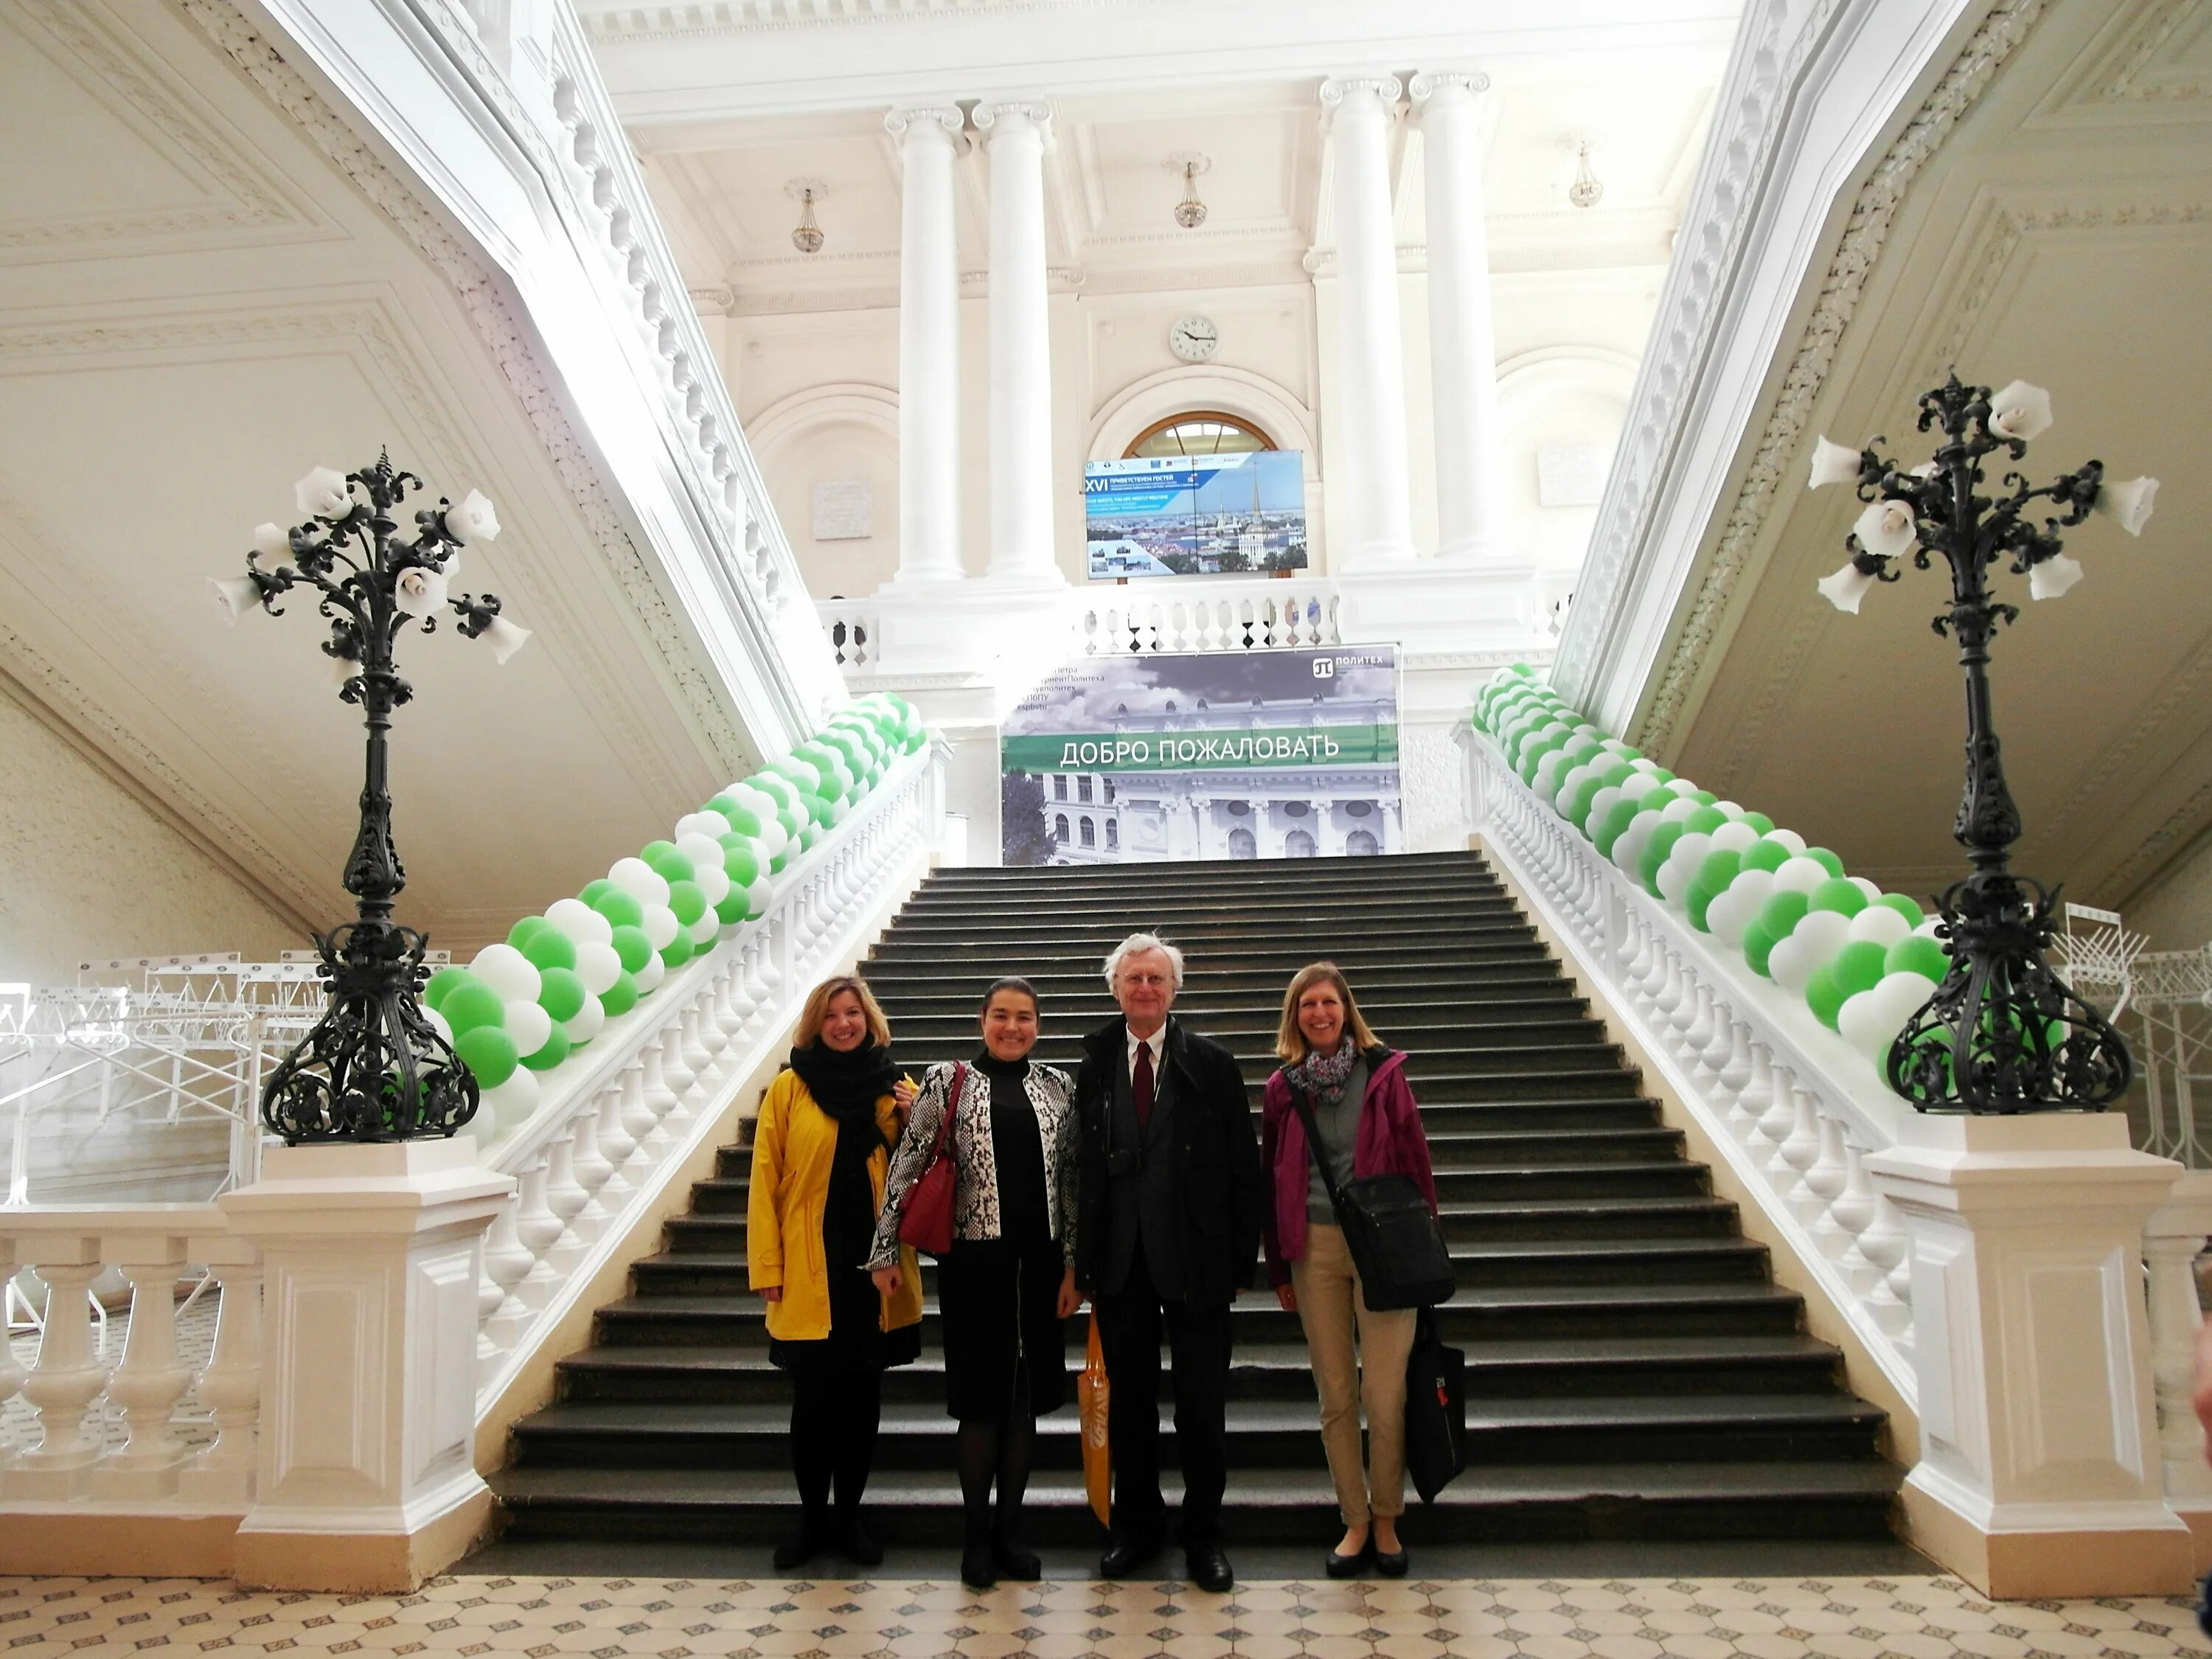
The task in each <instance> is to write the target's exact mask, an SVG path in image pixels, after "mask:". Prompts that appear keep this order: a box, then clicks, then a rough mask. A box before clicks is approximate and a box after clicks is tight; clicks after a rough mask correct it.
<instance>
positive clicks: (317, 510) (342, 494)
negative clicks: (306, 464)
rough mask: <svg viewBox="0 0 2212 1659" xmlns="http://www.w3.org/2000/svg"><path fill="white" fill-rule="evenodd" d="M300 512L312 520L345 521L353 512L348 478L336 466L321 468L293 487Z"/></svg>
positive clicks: (293, 493)
mask: <svg viewBox="0 0 2212 1659" xmlns="http://www.w3.org/2000/svg"><path fill="white" fill-rule="evenodd" d="M292 497H293V499H294V500H295V501H297V502H298V503H299V507H300V511H301V512H302V513H306V514H307V516H308V517H309V518H311V519H343V518H344V517H345V516H346V515H347V514H348V513H350V512H352V511H353V495H352V494H351V491H350V489H349V486H348V485H347V483H346V476H345V474H344V473H343V472H341V471H338V470H337V468H336V467H334V466H319V467H317V468H315V469H314V470H313V471H312V472H310V473H308V474H307V477H304V478H302V479H301V480H300V482H299V483H295V484H294V485H293V486H292Z"/></svg>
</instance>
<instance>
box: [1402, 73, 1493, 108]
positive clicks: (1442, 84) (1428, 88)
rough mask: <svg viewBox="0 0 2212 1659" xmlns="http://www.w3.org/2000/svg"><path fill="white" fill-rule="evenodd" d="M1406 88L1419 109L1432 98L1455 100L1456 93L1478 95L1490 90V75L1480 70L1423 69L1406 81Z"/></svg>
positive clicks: (1456, 97) (1414, 105)
mask: <svg viewBox="0 0 2212 1659" xmlns="http://www.w3.org/2000/svg"><path fill="white" fill-rule="evenodd" d="M1406 90H1407V94H1408V95H1409V96H1410V97H1411V98H1412V99H1413V107H1414V108H1416V109H1419V108H1422V107H1424V106H1426V105H1427V104H1428V103H1429V102H1430V101H1431V100H1438V99H1441V100H1443V101H1446V102H1456V101H1457V99H1458V94H1459V93H1461V92H1462V91H1463V92H1465V93H1466V94H1468V96H1469V97H1480V95H1481V94H1484V93H1486V92H1487V91H1489V90H1490V77H1489V76H1487V75H1486V74H1484V73H1483V72H1482V71H1481V70H1421V71H1420V72H1419V74H1418V75H1416V76H1413V79H1412V80H1411V81H1409V82H1407V86H1406Z"/></svg>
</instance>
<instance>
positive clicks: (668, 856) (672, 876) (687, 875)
mask: <svg viewBox="0 0 2212 1659" xmlns="http://www.w3.org/2000/svg"><path fill="white" fill-rule="evenodd" d="M638 857H640V858H641V859H643V860H645V864H646V867H647V869H649V870H651V871H652V872H653V874H655V875H657V876H659V878H661V880H663V881H665V882H678V881H689V880H690V879H691V878H692V877H694V876H696V875H697V874H698V873H699V872H697V871H696V870H695V869H693V868H692V867H691V860H690V859H687V858H685V857H684V854H681V853H679V852H678V851H677V850H676V849H675V848H673V847H671V846H670V845H669V844H668V843H667V842H665V841H657V842H653V844H652V845H651V846H649V847H647V848H646V849H645V850H644V851H643V852H642V853H640V854H638Z"/></svg>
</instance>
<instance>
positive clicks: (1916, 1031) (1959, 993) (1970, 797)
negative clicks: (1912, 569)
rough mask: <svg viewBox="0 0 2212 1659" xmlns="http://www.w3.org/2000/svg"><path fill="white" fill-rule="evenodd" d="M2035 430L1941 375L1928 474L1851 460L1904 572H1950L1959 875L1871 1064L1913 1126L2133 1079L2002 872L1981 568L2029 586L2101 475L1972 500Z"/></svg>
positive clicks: (2086, 1105)
mask: <svg viewBox="0 0 2212 1659" xmlns="http://www.w3.org/2000/svg"><path fill="white" fill-rule="evenodd" d="M2008 390H2010V388H2008ZM2047 421H2048V416H2047V413H2046V414H2045V416H2044V418H2043V421H2042V422H2036V421H2034V420H2033V418H2029V419H2027V420H2024V421H2023V420H2021V419H2018V418H2015V417H2012V416H1993V413H1992V408H1991V398H1990V389H1989V388H1988V387H1987V386H1962V385H1961V384H1960V381H1959V378H1958V376H1957V375H1955V374H1954V375H1951V376H1949V377H1948V380H1946V382H1945V384H1943V385H1942V386H1939V387H1937V388H1936V390H1934V391H1932V392H1924V393H1923V394H1922V396H1921V398H1920V421H1919V427H1920V430H1921V431H1923V432H1927V431H1929V430H1932V429H1934V428H1939V427H1940V428H1942V433H1943V439H1944V441H1943V442H1942V445H1941V446H1940V447H1938V448H1937V449H1936V454H1935V459H1934V460H1933V462H1932V463H1931V464H1930V465H1927V466H1924V467H1922V468H1919V469H1917V471H1905V470H1904V469H1901V468H1900V467H1899V466H1898V465H1897V464H1896V463H1895V462H1893V461H1890V460H1886V459H1882V458H1881V456H1879V455H1877V454H1876V453H1875V451H1874V450H1873V449H1871V448H1869V449H1867V450H1865V451H1863V453H1862V454H1861V457H1860V462H1859V476H1858V494H1859V498H1860V499H1861V500H1862V501H1867V502H1869V503H1883V502H1899V503H1902V504H1904V506H1905V507H1907V508H1908V509H1909V510H1910V512H1911V519H1912V534H1913V538H1914V539H1915V540H1916V541H1917V547H1916V548H1914V549H1913V550H1912V553H1911V556H1912V560H1913V562H1914V563H1915V564H1916V565H1917V566H1918V567H1919V568H1921V569H1923V570H1924V569H1927V568H1929V555H1930V554H1931V553H1934V554H1938V555H1941V556H1942V558H1943V560H1944V562H1946V563H1948V565H1949V566H1950V568H1951V603H1950V605H1949V606H1948V609H1946V610H1945V611H1943V612H1942V614H1940V615H1939V616H1937V617H1936V619H1935V624H1934V625H1935V629H1936V633H1938V634H1939V635H1945V636H1946V637H1948V638H1949V639H1951V640H1952V641H1954V642H1955V643H1956V644H1957V646H1958V647H1959V662H1960V667H1961V668H1962V669H1964V671H1965V673H1966V788H1965V791H1964V793H1963V794H1962V795H1961V797H1960V802H1959V814H1958V817H1957V819H1956V821H1955V822H1954V824H1953V826H1952V833H1953V835H1954V836H1955V837H1956V838H1957V840H1958V842H1959V843H1960V845H1961V846H1962V847H1964V848H1966V858H1967V862H1968V864H1969V865H1970V866H1972V873H1971V874H1969V875H1968V876H1967V877H1966V878H1965V879H1964V880H1962V881H1960V882H1957V883H1954V884H1953V885H1952V886H1951V887H1950V888H1948V890H1945V892H1944V893H1943V894H1942V896H1941V897H1940V898H1938V899H1937V900H1936V904H1937V908H1939V910H1940V912H1941V914H1942V923H1941V925H1940V926H1939V927H1938V929H1937V932H1938V934H1939V935H1940V936H1941V937H1942V938H1943V939H1946V940H1947V941H1948V945H1949V949H1950V953H1951V968H1950V971H1949V973H1948V975H1946V976H1945V978H1944V981H1943V982H1942V985H1940V986H1939V987H1936V994H1935V995H1934V996H1933V997H1931V998H1929V1000H1928V1001H1927V1003H1926V1004H1924V1005H1923V1006H1922V1007H1921V1009H1920V1011H1919V1012H1917V1013H1916V1014H1915V1015H1914V1016H1913V1017H1912V1018H1911V1020H1910V1021H1909V1022H1907V1024H1906V1025H1905V1029H1904V1030H1903V1031H1901V1032H1900V1033H1899V1035H1898V1037H1897V1040H1896V1042H1894V1043H1893V1044H1892V1045H1891V1048H1890V1051H1889V1057H1888V1066H1887V1072H1888V1078H1889V1084H1890V1086H1891V1087H1892V1088H1893V1089H1895V1090H1896V1091H1897V1092H1898V1093H1899V1094H1900V1095H1902V1096H1904V1097H1905V1098H1906V1099H1907V1100H1909V1101H1911V1103H1913V1105H1914V1106H1915V1107H1917V1109H1920V1110H1921V1111H1923V1112H1928V1111H1965V1112H1974V1113H1984V1112H1986V1113H2015V1112H2040V1111H2058V1110H2068V1109H2071V1110H2087V1111H2102V1110H2103V1109H2105V1108H2106V1107H2108V1106H2110V1105H2111V1104H2112V1103H2113V1102H2114V1101H2116V1100H2117V1099H2118V1098H2119V1097H2120V1095H2121V1094H2122V1093H2123V1092H2124V1091H2125V1090H2126V1088H2127V1086H2128V1083H2129V1080H2130V1078H2131V1077H2132V1076H2133V1075H2134V1063H2133V1061H2132V1060H2131V1059H2130V1056H2129V1054H2128V1048H2127V1044H2126V1043H2125V1042H2124V1041H2123V1040H2122V1039H2121V1037H2120V1035H2119V1033H2118V1032H2117V1031H2115V1030H2113V1029H2112V1026H2111V1024H2109V1023H2107V1022H2106V1020H2105V1018H2103V1017H2102V1016H2101V1015H2100V1014H2099V1013H2098V1012H2097V1011H2096V1010H2095V1009H2093V1008H2092V1007H2091V1006H2089V1005H2088V1004H2087V1003H2086V1002H2084V1001H2083V1000H2081V998H2080V997H2079V996H2077V995H2075V994H2074V992H2073V990H2072V989H2071V988H2069V987H2068V986H2067V984H2066V983H2065V981H2063V980H2062V979H2061V978H2060V977H2059V976H2058V975H2057V973H2056V972H2055V971H2054V970H2053V969H2052V968H2051V962H2050V951H2051V935H2052V933H2053V923H2052V921H2051V912H2052V909H2053V908H2054V907H2055V906H2056V905H2057V902H2058V894H2057V891H2056V890H2051V891H2045V889H2044V887H2043V885H2042V884H2040V883H2039V882H2036V881H2033V880H2031V879H2028V878H2025V877H2021V876H2015V875H2014V874H2013V873H2012V869H2011V855H2010V851H2009V849H2010V848H2011V846H2012V843H2013V842H2015V841H2017V840H2018V839H2019V838H2020V835H2021V817H2020V808H2019V807H2018V806H2017V805H2015V802H2014V800H2013V798H2012V792H2011V790H2010V789H2009V788H2008V787H2006V784H2005V775H2004V763H2003V757H2002V750H2001V749H2000V746H1999V744H1998V742H1997V734H1996V719H1995V716H1994V714H1992V712H1991V708H1990V679H1989V663H1990V641H1991V640H1992V639H1993V638H1994V637H1995V636H1996V630H1997V628H1998V626H1999V625H2000V624H2001V623H2009V622H2012V621H2015V620H2016V619H2017V618H2018V617H2019V614H2020V612H2019V610H2018V608H2017V607H2015V606H2013V605H2006V604H2003V603H2002V602H2000V601H1998V600H1997V599H1994V598H1993V597H1992V596H1991V595H1990V590H1989V580H1988V578H1989V574H1990V567H1991V566H1993V565H1994V564H1996V562H1997V561H1998V560H2000V559H2002V558H2005V557H2007V556H2009V557H2010V559H2011V565H2010V568H2011V569H2012V571H2013V572H2014V573H2015V574H2019V575H2030V576H2033V575H2034V573H2035V572H2036V569H2037V567H2039V566H2043V565H2047V564H2049V562H2051V561H2052V560H2057V559H2060V558H2061V545H2062V544H2061V542H2060V538H2059V534H2058V532H2060V531H2061V530H2062V529H2064V528H2066V527H2069V526H2074V525H2078V524H2080V523H2081V521H2082V520H2084V519H2086V518H2087V516H2088V514H2089V511H2090V509H2091V508H2092V507H2094V506H2095V505H2096V504H2097V498H2098V495H2099V491H2100V488H2101V487H2102V484H2103V480H2104V467H2103V465H2102V464H2101V463H2100V462H2097V461H2091V462H2090V463H2088V465H2086V466H2083V467H2081V469H2080V470H2079V471H2074V472H2069V473H2066V474H2063V476H2061V477H2059V478H2057V480H2056V481H2054V482H2052V483H2047V484H2042V485H2037V486H2031V485H2030V484H2029V483H2028V482H2027V479H2026V478H2025V477H2022V476H2021V474H2020V473H2018V472H2009V471H2008V472H2007V473H2006V475H2005V479H2004V487H2005V489H2007V490H2008V492H2009V493H2008V494H2007V495H2004V496H2002V498H1995V499H1993V498H1992V497H1990V496H1988V495H1978V494H1977V493H1976V490H1977V489H1978V486H1980V485H1981V483H1983V473H1982V461H1983V459H1984V457H1985V456H1988V455H1990V454H1991V453H1994V452H1996V451H1997V450H2000V449H2002V450H2005V451H2007V452H2008V453H2009V455H2010V458H2011V459H2013V460H2015V461H2017V460H2019V459H2021V458H2022V457H2023V456H2025V455H2026V454H2027V441H2026V439H2025V438H2024V437H2018V436H2014V435H2011V433H2010V432H2009V431H2008V430H2007V429H2006V428H2008V427H2012V428H2018V427H2021V426H2027V425H2032V426H2034V427H2035V428H2036V429H2037V430H2040V428H2041V425H2042V424H2045V423H2047ZM2029 435H2030V436H2032V435H2033V433H2030V434H2029ZM1875 442H1876V443H1879V442H1881V440H1880V439H1876V440H1875ZM2039 499H2040V500H2047V501H2050V502H2051V505H2052V506H2053V507H2055V508H2057V509H2058V511H2057V512H2056V513H2052V514H2051V515H2050V516H2047V517H2045V518H2044V520H2043V521H2042V523H2041V525H2040V526H2038V525H2037V524H2035V523H2034V522H2033V521H2032V520H2030V519H2029V518H2027V516H2025V512H2026V509H2027V507H2028V506H2029V504H2030V503H2031V502H2033V501H2037V500H2039ZM1849 546H1850V550H1851V568H1855V569H1856V570H1857V572H1858V573H1859V575H1860V576H1861V577H1875V578H1878V579H1880V580H1886V581H1887V580H1896V578H1897V574H1898V573H1896V572H1895V571H1893V570H1891V569H1890V568H1889V566H1890V564H1891V562H1892V561H1893V558H1894V557H1896V556H1899V555H1895V554H1891V553H1884V552H1880V551H1876V550H1872V549H1870V548H1869V546H1868V545H1867V544H1866V543H1865V542H1864V541H1863V539H1862V538H1860V537H1859V536H1858V535H1857V534H1854V535H1853V536H1852V537H1851V538H1850V542H1849ZM1844 574H1845V573H1844V572H1841V571H1839V572H1838V573H1837V576H1836V577H1834V578H1831V579H1830V580H1831V581H1835V580H1838V579H1840V578H1842V577H1844ZM2078 574H2079V571H2078V569H2076V568H2075V567H2073V565H2072V563H2071V562H2070V561H2062V563H2061V564H2059V565H2051V568H2050V569H2049V570H2048V571H2047V572H2045V575H2044V577H2039V578H2036V580H2038V581H2039V582H2041V581H2042V580H2046V579H2050V580H2051V588H2052V591H2053V592H2063V591H2064V586H2068V585H2070V580H2071V578H2072V577H2073V576H2076V575H2078ZM2059 578H2063V579H2064V580H2063V581H2061V580H2057V579H2059ZM1825 586H1826V584H1824V587H1825ZM1839 603H1840V601H1839ZM1852 603H1853V604H1854V605H1855V604H1856V599H1853V601H1852Z"/></svg>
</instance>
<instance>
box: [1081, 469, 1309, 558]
mask: <svg viewBox="0 0 2212 1659" xmlns="http://www.w3.org/2000/svg"><path fill="white" fill-rule="evenodd" d="M1083 515H1084V525H1085V538H1087V540H1088V541H1089V543H1090V550H1091V580H1093V581H1104V580H1111V579H1112V578H1115V577H1117V576H1214V575H1229V574H1240V573H1242V574H1249V573H1253V572H1260V571H1272V570H1303V569H1304V568H1306V484H1305V461H1304V457H1303V456H1302V455H1300V454H1299V453H1298V452H1297V450H1294V449H1266V450H1257V451H1254V452H1251V453H1245V454H1231V455H1206V456H1182V455H1175V456H1152V457H1141V456H1140V457H1136V458H1133V459H1129V460H1125V461H1094V462H1092V463H1091V465H1089V466H1086V467H1085V468H1084V469H1083Z"/></svg>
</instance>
